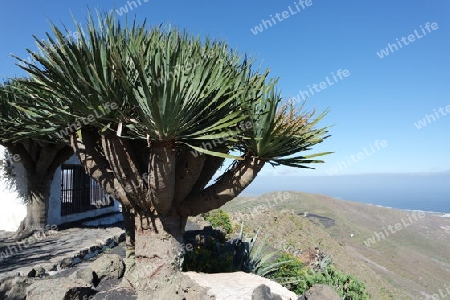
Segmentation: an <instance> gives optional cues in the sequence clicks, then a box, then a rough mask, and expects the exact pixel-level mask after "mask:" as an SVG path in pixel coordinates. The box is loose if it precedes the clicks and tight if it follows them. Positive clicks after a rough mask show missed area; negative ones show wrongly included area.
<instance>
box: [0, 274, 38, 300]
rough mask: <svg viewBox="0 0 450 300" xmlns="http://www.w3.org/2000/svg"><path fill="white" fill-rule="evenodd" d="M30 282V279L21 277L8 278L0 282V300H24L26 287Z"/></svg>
mask: <svg viewBox="0 0 450 300" xmlns="http://www.w3.org/2000/svg"><path fill="white" fill-rule="evenodd" d="M32 282H33V280H32V279H30V278H27V277H22V276H15V277H8V278H4V279H2V280H0V299H15V300H22V299H26V297H27V287H28V286H29V285H31V284H32Z"/></svg>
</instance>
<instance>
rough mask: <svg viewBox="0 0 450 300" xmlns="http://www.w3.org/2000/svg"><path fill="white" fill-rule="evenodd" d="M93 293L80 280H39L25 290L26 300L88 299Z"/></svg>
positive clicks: (87, 285) (92, 290) (88, 286)
mask: <svg viewBox="0 0 450 300" xmlns="http://www.w3.org/2000/svg"><path fill="white" fill-rule="evenodd" d="M95 293H97V291H95V290H94V289H92V287H91V286H90V285H89V284H87V283H86V282H84V281H82V280H81V279H72V278H54V279H41V280H35V281H34V282H33V283H32V284H31V285H30V286H29V287H28V288H27V294H26V296H27V297H26V300H42V299H49V300H50V299H51V300H65V299H83V298H84V299H89V297H90V296H92V295H94V294H95ZM91 298H92V297H91ZM8 299H9V298H8Z"/></svg>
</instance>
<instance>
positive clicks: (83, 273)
mask: <svg viewBox="0 0 450 300" xmlns="http://www.w3.org/2000/svg"><path fill="white" fill-rule="evenodd" d="M95 277H96V276H94V271H92V269H91V268H89V267H88V268H84V269H80V270H78V271H76V272H74V273H73V274H72V275H70V278H75V279H81V280H83V281H84V282H86V283H87V284H89V285H91V286H97V284H98V280H96V278H95Z"/></svg>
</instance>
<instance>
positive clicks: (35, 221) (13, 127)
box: [0, 79, 73, 240]
mask: <svg viewBox="0 0 450 300" xmlns="http://www.w3.org/2000/svg"><path fill="white" fill-rule="evenodd" d="M18 90H20V84H19V81H18V80H17V79H13V80H10V81H7V82H4V83H3V84H2V85H1V86H0V145H2V146H4V147H5V148H6V149H7V151H8V152H9V155H11V156H14V157H15V158H16V159H15V163H18V164H22V166H23V168H24V169H25V172H26V178H24V179H25V181H26V183H27V190H26V191H24V192H25V195H23V196H24V200H25V204H26V206H27V216H26V217H25V219H24V220H23V221H22V222H21V224H20V226H19V228H18V229H17V232H16V239H18V240H20V239H22V238H25V237H27V236H30V235H31V234H33V233H34V232H35V231H38V230H42V229H43V228H44V227H45V226H46V225H47V224H46V219H47V218H46V216H47V213H48V206H49V197H50V186H51V183H52V179H53V175H54V173H55V171H56V169H57V168H58V167H59V166H60V165H61V164H62V163H63V162H64V161H66V160H67V159H68V158H69V157H70V156H71V155H73V150H72V148H71V147H70V145H68V139H66V141H64V140H61V139H59V138H58V137H57V136H55V135H54V134H52V132H50V133H49V132H43V131H42V124H44V123H45V120H42V122H36V121H37V120H38V119H39V117H38V116H35V115H33V114H27V113H25V112H23V111H22V110H20V108H18V107H17V106H15V104H16V103H21V104H24V103H27V102H29V101H32V100H31V99H30V98H27V95H24V94H21V93H19V92H17V91H18ZM52 136H54V137H52ZM12 167H14V166H12Z"/></svg>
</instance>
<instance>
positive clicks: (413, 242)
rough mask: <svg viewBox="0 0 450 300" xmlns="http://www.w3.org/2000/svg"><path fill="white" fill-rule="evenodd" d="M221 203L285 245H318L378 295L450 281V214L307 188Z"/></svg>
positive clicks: (401, 294)
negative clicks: (358, 200)
mask: <svg viewBox="0 0 450 300" xmlns="http://www.w3.org/2000/svg"><path fill="white" fill-rule="evenodd" d="M222 209H224V210H226V211H228V212H229V213H230V215H231V216H232V217H233V219H234V220H239V219H243V220H244V222H245V224H246V225H245V227H246V230H247V231H251V230H256V229H257V228H258V227H261V229H262V230H261V235H262V236H270V239H269V241H270V243H271V245H272V246H273V247H275V248H277V249H280V250H283V249H284V250H288V251H290V252H295V251H297V253H298V252H299V251H301V250H302V249H303V250H304V249H306V248H308V247H316V246H319V247H320V248H321V249H322V250H323V251H325V252H326V253H329V254H331V255H332V256H333V263H334V265H335V266H336V267H337V268H339V269H340V270H342V271H344V272H345V273H348V274H353V275H355V276H357V277H358V278H359V279H361V280H362V281H363V282H364V283H365V284H366V286H367V289H368V291H369V293H370V295H371V299H425V295H432V294H438V295H439V289H441V290H442V291H445V289H446V288H448V289H450V281H449V278H450V218H444V217H442V215H440V214H431V213H424V212H418V211H415V212H413V211H405V210H398V209H391V208H384V207H378V206H375V205H370V204H362V203H356V202H350V201H343V200H337V199H334V198H331V197H327V196H322V195H316V194H307V193H300V192H276V193H269V194H264V195H262V196H259V197H239V198H236V199H234V200H233V201H231V202H229V203H227V204H226V205H225V206H223V207H222Z"/></svg>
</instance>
